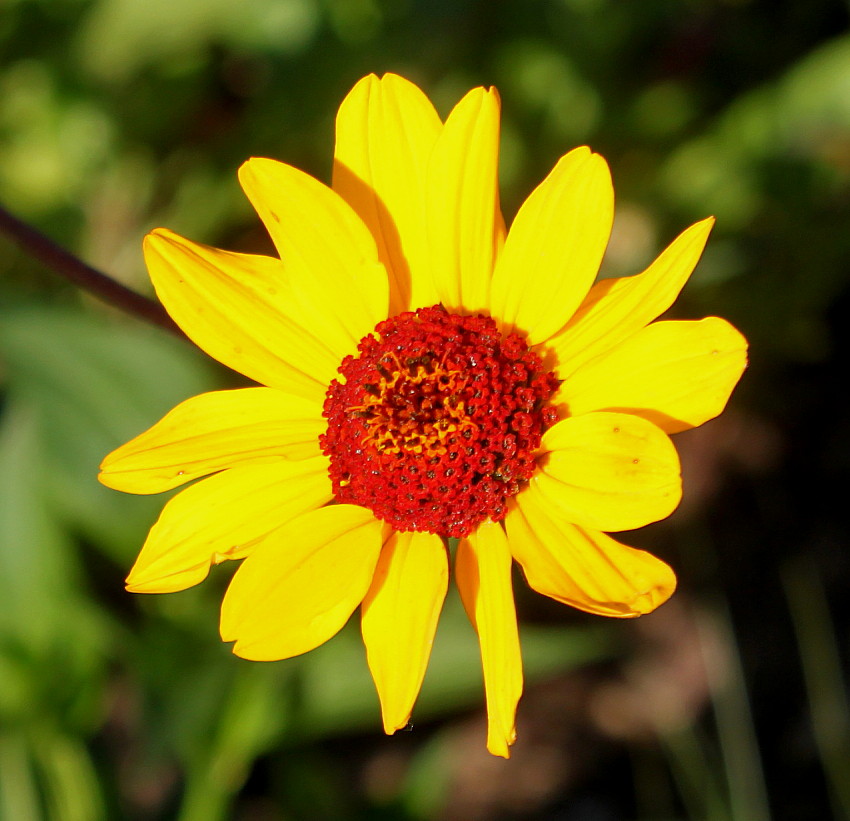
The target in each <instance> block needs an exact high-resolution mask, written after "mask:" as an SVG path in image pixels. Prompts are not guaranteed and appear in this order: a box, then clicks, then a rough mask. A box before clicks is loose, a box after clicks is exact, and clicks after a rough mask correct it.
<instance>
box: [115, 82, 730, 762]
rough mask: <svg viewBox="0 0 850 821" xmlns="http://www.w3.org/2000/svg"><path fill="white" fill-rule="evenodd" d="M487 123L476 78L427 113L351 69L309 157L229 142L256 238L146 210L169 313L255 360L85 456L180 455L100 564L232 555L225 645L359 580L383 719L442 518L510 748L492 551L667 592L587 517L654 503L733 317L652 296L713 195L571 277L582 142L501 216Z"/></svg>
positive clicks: (307, 627)
mask: <svg viewBox="0 0 850 821" xmlns="http://www.w3.org/2000/svg"><path fill="white" fill-rule="evenodd" d="M498 132H499V100H498V96H497V95H496V92H495V91H494V90H492V89H491V90H485V89H475V90H473V91H471V92H469V94H467V95H466V96H465V97H464V98H463V100H461V102H460V103H459V104H458V105H457V106H456V107H455V108H454V110H453V111H452V112H451V114H450V115H449V117H448V119H447V120H446V122H445V123H442V122H441V121H440V119H439V117H438V115H437V114H436V112H435V110H434V108H433V106H432V105H431V103H430V102H429V101H428V99H427V98H426V97H425V95H424V94H423V93H422V92H421V91H420V90H419V89H418V88H417V87H416V86H414V85H412V84H411V83H409V82H407V81H406V80H403V79H402V78H400V77H398V76H395V75H385V76H384V77H383V78H381V79H378V78H377V77H375V76H370V77H366V78H365V79H363V80H361V81H360V82H359V83H358V84H357V85H356V86H355V87H354V89H353V90H352V91H351V92H350V94H349V95H348V96H347V97H346V99H345V101H344V102H343V104H342V106H341V108H340V111H339V114H338V117H337V125H336V153H335V163H334V175H333V185H332V187H330V188H329V187H326V186H325V185H323V184H322V183H320V182H318V181H316V180H315V179H313V178H311V177H309V176H308V175H306V174H304V173H302V172H301V171H298V170H297V169H295V168H293V167H291V166H288V165H285V164H283V163H279V162H274V161H272V160H267V159H252V160H249V161H248V162H247V163H245V165H243V167H242V168H241V170H240V174H239V178H240V182H241V183H242V187H243V189H244V190H245V193H246V194H247V196H248V198H249V199H250V200H251V202H252V204H253V205H254V207H255V209H256V210H257V213H258V214H259V216H260V218H261V219H262V221H263V222H264V223H265V226H266V228H267V229H268V231H269V234H270V235H271V237H272V240H273V241H274V244H275V246H276V248H277V251H278V253H279V255H280V256H279V258H272V257H267V256H254V255H249V254H237V253H231V252H227V251H221V250H217V249H214V248H210V247H207V246H203V245H199V244H197V243H193V242H191V241H189V240H187V239H184V238H182V237H180V236H177V235H176V234H174V233H171V232H170V231H167V230H165V229H159V230H156V231H154V232H153V233H152V234H150V235H149V236H148V237H147V238H146V241H145V257H146V261H147V264H148V268H149V270H150V275H151V279H152V280H153V283H154V286H155V288H156V291H157V294H158V296H159V298H160V300H161V301H162V303H163V304H164V305H165V307H166V308H167V310H168V311H169V313H170V314H171V316H172V317H173V318H174V319H175V321H176V322H177V323H178V324H179V325H180V326H181V327H182V328H183V330H184V331H185V332H186V334H187V335H188V336H189V337H190V338H191V339H192V340H194V342H195V343H196V344H197V345H198V346H199V347H201V348H202V349H203V350H205V351H206V352H207V353H209V354H210V355H211V356H213V357H215V358H216V359H218V360H219V361H220V362H222V363H224V364H225V365H228V366H230V367H231V368H233V369H235V370H237V371H239V372H240V373H242V374H244V375H246V376H248V377H250V378H251V379H253V380H255V381H257V382H259V383H260V385H261V386H258V387H252V388H244V389H238V390H229V391H216V392H212V393H207V394H202V395H200V396H196V397H194V398H191V399H188V400H187V401H185V402H183V403H182V404H181V405H178V406H177V407H176V408H175V409H174V410H173V411H171V412H170V413H169V414H167V415H166V416H165V417H164V418H163V419H162V420H161V421H160V422H159V423H157V424H156V425H154V426H153V427H152V428H150V429H149V430H148V431H146V432H144V433H142V434H141V435H139V436H138V437H136V438H135V439H133V440H132V441H131V442H128V443H127V444H126V445H124V446H122V447H120V448H118V449H117V450H116V451H115V452H113V453H112V454H110V455H109V456H107V457H106V459H105V460H104V462H103V465H102V473H101V477H100V478H101V481H102V482H104V484H106V485H108V486H110V487H113V488H117V489H119V490H124V491H128V492H131V493H157V492H160V491H164V490H168V489H171V488H174V487H177V486H178V485H181V484H184V483H186V482H189V481H191V480H194V479H201V481H199V482H196V483H195V484H192V485H191V486H189V487H188V488H186V489H185V490H183V491H182V492H180V493H179V494H178V495H176V496H175V497H174V498H172V499H171V500H170V501H169V502H168V503H167V504H166V505H165V507H164V509H163V511H162V515H161V516H160V518H159V520H158V521H157V523H156V524H155V525H154V527H153V528H152V530H151V532H150V535H149V536H148V539H147V541H146V542H145V545H144V547H143V548H142V551H141V554H140V555H139V558H138V560H137V561H136V564H135V565H134V567H133V569H132V571H131V572H130V575H129V577H128V579H127V587H128V589H129V590H132V591H136V592H150V593H157V592H168V591H173V590H181V589H183V588H186V587H189V586H191V585H193V584H196V583H198V582H200V581H201V580H202V579H204V578H205V577H206V575H207V573H208V572H209V568H210V566H211V565H212V564H217V563H219V562H222V561H225V560H228V559H242V560H244V561H243V562H242V564H241V566H240V567H239V569H238V570H237V571H236V573H235V575H234V577H233V579H232V581H231V583H230V586H229V588H228V590H227V593H226V595H225V598H224V602H223V605H222V612H221V635H222V638H223V639H224V640H225V641H234V642H235V645H234V652H235V653H236V654H237V655H240V656H242V657H244V658H248V659H257V660H270V659H282V658H288V657H291V656H294V655H297V654H299V653H304V652H306V651H308V650H311V649H312V648H314V647H316V646H318V645H319V644H321V643H323V642H324V641H326V640H327V639H329V638H330V637H331V636H333V635H334V634H335V633H336V632H337V631H338V630H339V629H340V628H341V627H342V626H343V624H344V623H345V622H346V621H347V620H348V618H349V616H351V614H352V612H353V611H354V610H355V609H356V608H357V607H358V605H359V606H360V608H361V624H362V632H363V639H364V642H365V645H366V652H367V657H368V662H369V667H370V670H371V671H372V675H373V678H374V680H375V684H376V687H377V690H378V694H379V697H380V701H381V707H382V711H383V719H384V727H385V729H386V731H387V732H390V733H391V732H394V731H395V730H397V729H399V728H400V727H403V726H405V724H406V723H407V721H408V719H409V716H410V713H411V710H412V709H413V705H414V701H415V699H416V696H417V694H418V692H419V688H420V685H421V683H422V678H423V676H424V673H425V667H426V665H427V662H428V656H429V652H430V647H431V642H432V639H433V636H434V631H435V629H436V624H437V619H438V616H439V611H440V608H441V606H442V603H443V599H444V597H445V594H446V589H447V584H448V577H449V554H448V552H447V542H446V540H447V538H448V537H453V538H457V539H459V544H458V548H457V552H456V555H455V559H454V578H455V581H456V583H457V585H458V588H459V590H460V593H461V597H462V599H463V602H464V605H465V607H466V611H467V613H468V615H469V617H470V620H471V621H472V623H473V625H474V627H475V629H476V630H477V632H478V636H479V640H480V645H481V656H482V662H483V668H484V683H485V690H486V698H487V709H488V717H489V732H488V740H487V746H488V749H489V750H490V751H491V752H492V753H495V754H496V755H502V756H507V755H508V749H509V746H510V745H511V744H512V743H513V741H514V738H515V731H514V714H515V710H516V705H517V702H518V700H519V697H520V694H521V691H522V668H521V661H520V646H519V637H518V631H517V622H516V613H515V610H514V599H513V591H512V587H511V565H512V562H513V561H516V562H518V563H519V565H520V566H521V567H522V570H523V572H524V574H525V578H526V579H527V581H528V584H529V585H530V586H531V587H532V588H534V589H535V590H537V591H538V592H540V593H543V594H544V595H547V596H550V597H552V598H554V599H556V600H558V601H561V602H564V603H566V604H569V605H572V606H574V607H577V608H580V609H582V610H585V611H588V612H591V613H598V614H602V615H607V616H617V617H631V616H638V615H641V614H643V613H647V612H649V611H651V610H653V609H654V608H655V607H657V606H658V605H659V604H661V603H662V602H664V601H665V600H666V599H667V598H668V597H669V596H670V595H671V594H672V592H673V590H674V588H675V576H674V574H673V572H672V571H671V569H670V568H669V567H668V566H667V565H666V564H665V563H664V562H662V561H660V560H659V559H656V558H654V557H653V556H651V555H650V554H648V553H646V552H644V551H641V550H636V549H634V548H631V547H628V546H626V545H624V544H621V543H619V542H617V541H615V540H614V539H613V538H611V537H610V536H608V535H607V533H608V532H616V531H622V530H629V529H632V528H636V527H641V526H643V525H646V524H648V523H650V522H654V521H657V520H659V519H662V518H664V517H666V516H667V515H669V514H670V513H671V512H672V511H673V510H674V508H675V507H676V505H677V504H678V502H679V499H680V496H681V480H680V475H679V462H678V458H677V455H676V451H675V449H674V448H673V445H672V444H671V442H670V439H669V437H668V434H670V433H675V432H677V431H681V430H684V429H687V428H691V427H694V426H696V425H700V424H702V423H703V422H705V421H706V420H708V419H711V418H712V417H714V416H716V415H717V414H718V413H720V411H721V410H722V409H723V407H724V406H725V404H726V401H727V399H728V397H729V394H730V393H731V391H732V389H733V388H734V386H735V384H736V383H737V381H738V379H739V377H740V375H741V373H742V371H743V369H744V367H745V364H746V342H745V340H744V339H743V337H742V336H741V335H740V334H739V333H738V332H737V331H736V330H735V329H734V328H733V327H732V326H731V325H729V324H728V323H727V322H725V321H724V320H722V319H718V318H715V317H709V318H707V319H703V320H700V321H696V322H684V321H681V322H673V321H653V320H655V319H656V318H657V317H658V316H659V315H660V314H661V313H662V312H664V311H665V310H666V309H667V308H668V307H669V306H670V305H671V304H672V302H673V301H674V299H675V298H676V295H677V294H678V292H679V290H680V289H681V288H682V286H683V285H684V283H685V281H686V280H687V278H688V277H689V276H690V274H691V271H692V270H693V268H694V266H695V265H696V263H697V261H698V259H699V257H700V254H701V253H702V249H703V246H704V245H705V242H706V240H707V238H708V234H709V231H710V229H711V225H712V222H713V220H711V219H707V220H704V221H702V222H700V223H697V224H696V225H694V226H692V227H691V228H689V229H688V230H686V231H685V232H683V233H682V234H681V235H680V236H679V237H677V238H676V239H675V240H674V241H673V242H672V243H671V245H670V246H669V247H668V248H667V249H666V250H665V251H664V252H663V253H662V254H661V255H660V256H659V257H658V259H657V260H655V262H653V263H652V265H650V266H649V268H647V269H646V270H645V271H644V272H643V273H641V274H638V275H636V276H632V277H626V278H623V279H608V280H602V281H600V282H597V283H596V284H594V279H595V278H596V275H597V272H598V269H599V265H600V262H601V260H602V255H603V253H604V251H605V247H606V244H607V242H608V237H609V234H610V231H611V223H612V218H613V207H614V205H613V199H614V198H613V188H612V185H611V179H610V174H609V171H608V167H607V165H606V163H605V161H604V160H603V159H602V158H601V157H599V156H598V155H596V154H593V153H592V152H591V151H590V150H589V149H587V148H578V149H576V150H574V151H571V152H570V153H568V154H567V155H566V156H564V157H563V158H561V160H560V161H559V162H558V163H557V165H556V166H555V168H554V169H553V171H552V172H551V173H550V174H549V176H548V177H547V178H546V179H545V180H544V181H543V182H542V183H541V184H540V185H539V186H538V187H537V189H536V190H535V191H533V192H532V194H531V195H530V196H529V198H528V199H527V200H526V202H525V203H524V205H523V206H522V207H521V208H520V210H519V212H518V213H517V215H516V217H515V219H514V221H513V223H512V225H511V228H510V231H507V230H506V228H505V224H504V221H503V220H502V217H501V212H500V208H499V197H498V188H497V161H498V140H499V133H498ZM203 477H206V478H203Z"/></svg>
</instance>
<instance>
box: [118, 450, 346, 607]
mask: <svg viewBox="0 0 850 821" xmlns="http://www.w3.org/2000/svg"><path fill="white" fill-rule="evenodd" d="M332 498H333V489H332V487H331V482H330V479H329V478H328V460H327V459H326V458H325V457H324V456H314V457H313V458H312V459H304V460H302V461H300V462H284V461H279V462H275V463H274V464H272V465H249V466H247V467H239V468H234V469H233V470H226V471H224V472H222V473H218V474H216V475H215V476H210V477H209V478H207V479H204V480H203V481H201V482H198V484H196V485H192V487H189V488H186V490H183V491H181V492H180V493H178V494H177V495H176V496H175V497H174V498H173V499H171V501H169V502H168V504H167V505H166V506H165V507H164V508H163V511H162V514H161V515H160V517H159V520H158V521H157V523H156V524H155V525H154V526H153V528H152V529H151V532H150V534H149V535H148V538H147V541H146V542H145V544H144V547H143V548H142V552H141V553H140V554H139V558H138V559H137V560H136V563H135V565H133V569H132V570H131V571H130V575H129V576H128V577H127V589H128V590H130V591H132V592H134V593H170V592H172V591H174V590H183V589H185V588H187V587H191V586H192V585H194V584H197V583H198V582H200V581H203V580H204V579H205V578H206V576H207V573H208V572H209V568H210V564H217V563H218V562H221V561H224V560H225V559H239V558H242V557H244V556H246V555H248V553H250V552H251V550H252V549H253V547H254V546H255V545H256V544H257V543H258V542H259V541H260V540H261V539H263V538H264V537H266V536H267V535H268V534H269V533H271V532H272V531H273V530H275V529H276V528H278V527H280V526H281V525H283V524H285V523H286V522H288V521H289V520H290V519H292V518H293V517H295V516H300V515H301V514H302V513H306V512H307V511H310V510H314V509H316V508H318V507H321V506H322V505H323V504H325V503H326V502H329V501H330V500H331V499H332Z"/></svg>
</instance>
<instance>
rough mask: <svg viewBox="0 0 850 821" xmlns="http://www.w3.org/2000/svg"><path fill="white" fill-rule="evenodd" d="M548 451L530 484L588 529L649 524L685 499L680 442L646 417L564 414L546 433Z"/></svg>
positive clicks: (564, 513) (610, 528)
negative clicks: (681, 473)
mask: <svg viewBox="0 0 850 821" xmlns="http://www.w3.org/2000/svg"><path fill="white" fill-rule="evenodd" d="M541 451H544V453H543V455H542V456H540V457H539V459H538V466H539V467H538V470H537V472H536V473H535V474H534V476H532V478H531V483H532V484H535V485H537V487H538V488H539V489H540V491H541V493H542V494H543V495H544V496H545V497H547V498H548V500H549V502H550V503H551V504H553V505H555V507H557V508H559V509H560V512H561V514H562V515H563V516H564V517H565V518H566V519H568V520H569V521H571V522H574V523H575V524H578V525H580V526H582V527H585V528H589V529H592V530H609V531H610V530H613V531H618V530H632V529H634V528H637V527H643V526H644V525H647V524H649V523H650V522H656V521H658V520H659V519H663V518H665V517H666V516H669V515H670V514H671V513H672V512H673V511H674V510H675V509H676V506H677V505H678V504H679V501H680V499H681V497H682V480H681V476H680V473H679V457H678V455H677V454H676V449H675V448H674V447H673V443H672V442H671V441H670V439H669V438H668V437H667V435H666V434H665V433H664V432H663V431H662V430H660V429H659V428H658V427H656V426H655V425H653V424H652V423H651V422H647V421H646V420H645V419H641V418H640V417H639V416H632V415H630V414H627V413H587V414H584V415H583V416H574V417H571V418H569V419H564V420H563V421H561V422H558V423H557V424H556V425H554V426H553V427H551V428H549V430H547V431H546V433H545V434H543V440H542V443H541ZM545 451H548V452H545Z"/></svg>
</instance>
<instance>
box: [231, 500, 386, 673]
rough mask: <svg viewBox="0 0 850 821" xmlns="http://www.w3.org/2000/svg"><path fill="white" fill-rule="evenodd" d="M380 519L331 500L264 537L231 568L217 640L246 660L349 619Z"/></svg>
mask: <svg viewBox="0 0 850 821" xmlns="http://www.w3.org/2000/svg"><path fill="white" fill-rule="evenodd" d="M382 528H383V523H382V522H380V521H378V520H377V519H376V518H375V517H374V516H373V515H372V512H371V511H370V510H367V509H366V508H363V507H358V506H356V505H330V506H328V507H323V508H319V510H314V511H313V512H312V513H306V514H305V515H303V516H299V517H298V518H296V519H292V520H291V521H289V522H288V523H287V524H285V525H284V526H283V527H282V528H280V529H278V530H276V531H275V532H274V533H272V534H270V535H269V536H268V537H267V538H266V539H265V540H264V541H263V542H262V543H261V544H259V545H257V547H256V548H255V550H254V551H253V552H252V553H251V555H250V556H248V558H247V559H245V561H244V562H243V563H242V565H241V566H240V568H239V569H238V570H237V571H236V574H235V575H234V577H233V580H232V581H231V582H230V586H229V587H228V588H227V593H226V594H225V596H224V601H223V602H222V606H221V637H222V639H223V640H224V641H235V642H236V644H235V646H234V648H233V652H234V653H236V655H237V656H241V657H242V658H246V659H251V660H252V661H274V660H275V659H284V658H290V657H291V656H297V655H300V654H301V653H306V652H307V651H308V650H312V649H313V648H314V647H318V646H319V645H320V644H322V643H324V642H326V641H327V640H328V639H329V638H331V636H333V635H335V634H336V633H337V632H339V630H340V629H341V628H342V626H343V625H344V624H345V622H346V621H348V617H349V616H350V615H351V614H352V613H353V612H354V610H355V608H356V607H357V605H358V604H360V602H361V601H363V597H364V596H365V595H366V592H367V591H368V590H369V586H370V585H371V582H372V576H373V574H374V572H375V565H376V564H377V562H378V556H379V554H380V552H381V543H382V538H381V531H382Z"/></svg>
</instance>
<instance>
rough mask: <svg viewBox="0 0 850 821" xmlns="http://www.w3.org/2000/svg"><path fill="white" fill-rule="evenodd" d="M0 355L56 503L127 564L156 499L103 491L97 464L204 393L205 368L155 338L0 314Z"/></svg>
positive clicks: (78, 317)
mask: <svg viewBox="0 0 850 821" xmlns="http://www.w3.org/2000/svg"><path fill="white" fill-rule="evenodd" d="M0 356H2V357H3V359H4V360H5V362H6V367H7V369H8V382H9V389H10V392H11V394H12V395H13V396H20V397H21V398H23V399H24V400H25V401H26V402H27V403H28V404H29V406H30V407H31V408H32V414H33V415H34V421H33V423H34V424H36V425H37V427H38V437H39V439H40V442H41V443H42V444H40V447H41V448H42V450H43V451H44V458H45V459H46V460H47V462H48V464H49V469H48V470H47V471H45V474H44V476H43V478H44V481H45V486H46V487H47V488H49V492H50V494H51V496H52V501H53V502H54V503H55V505H56V507H57V509H58V510H59V511H61V515H62V516H63V517H64V518H67V520H68V521H70V522H71V523H73V525H74V526H75V527H78V528H80V529H81V530H82V531H83V532H84V533H85V534H86V535H88V536H89V537H91V538H92V539H93V540H94V541H95V543H96V544H98V546H102V547H104V548H105V549H106V550H107V551H108V552H109V553H110V554H111V555H112V556H114V557H115V558H116V559H118V560H119V561H121V562H122V563H126V561H127V560H128V559H129V558H130V557H131V556H132V554H133V553H134V552H135V551H136V550H137V549H138V547H139V546H140V545H141V542H142V540H143V537H144V534H145V532H146V530H147V528H148V527H149V526H150V525H151V524H152V521H153V518H154V516H155V514H156V512H157V511H158V510H159V509H160V508H161V507H162V500H161V499H158V498H139V497H133V496H128V495H126V494H121V493H115V492H114V491H111V490H108V489H107V488H104V487H102V486H101V485H100V484H99V483H98V481H97V478H96V477H97V472H98V465H99V464H100V462H101V460H102V459H103V457H104V456H106V454H107V453H108V452H109V451H111V450H113V449H114V448H115V447H117V446H118V445H120V444H122V443H123V442H125V441H127V440H128V439H130V438H131V437H132V436H135V435H136V434H137V433H140V432H141V431H142V430H144V429H146V428H147V427H149V426H150V425H152V424H153V423H154V422H156V421H158V419H159V418H160V417H161V416H162V415H163V414H164V413H165V412H167V411H168V410H170V409H171V408H172V407H173V406H174V405H176V404H177V403H178V402H180V401H181V400H183V399H185V398H186V397H188V396H191V395H194V394H197V393H201V392H203V391H204V390H206V389H208V388H209V387H210V386H211V380H210V373H211V371H210V369H209V366H208V364H207V360H205V359H204V358H203V357H202V355H201V354H200V353H199V352H197V351H196V350H195V349H193V348H191V347H190V346H189V345H188V344H186V343H181V342H179V341H178V340H176V339H171V338H168V337H166V335H165V334H163V333H162V332H159V331H156V330H153V329H149V328H146V327H141V326H127V327H125V326H114V325H111V324H108V323H106V322H104V321H102V320H97V319H95V318H94V317H93V316H91V315H88V314H85V313H83V312H75V311H72V310H66V309H47V308H30V309H19V310H8V311H0Z"/></svg>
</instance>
